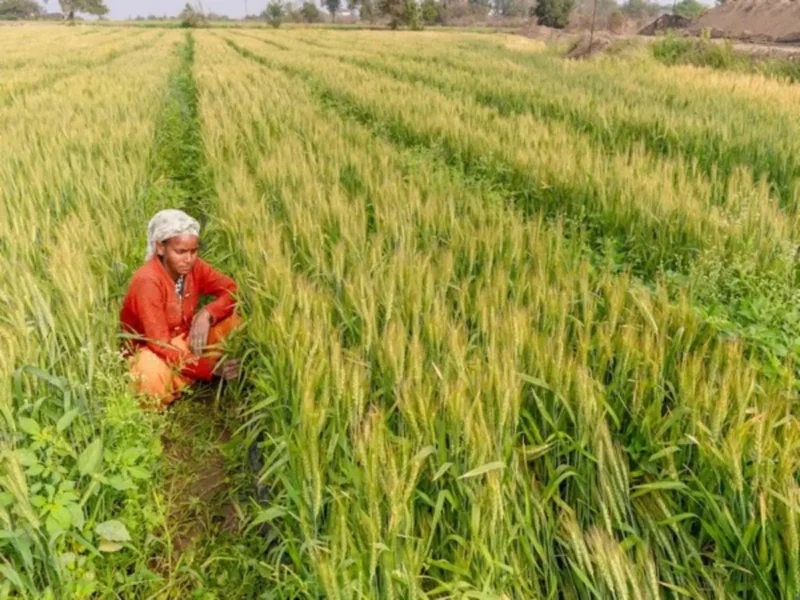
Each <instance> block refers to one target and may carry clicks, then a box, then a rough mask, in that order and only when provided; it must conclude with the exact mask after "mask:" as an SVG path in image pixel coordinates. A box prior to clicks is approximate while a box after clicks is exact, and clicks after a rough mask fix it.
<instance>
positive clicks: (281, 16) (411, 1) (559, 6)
mask: <svg viewBox="0 0 800 600" xmlns="http://www.w3.org/2000/svg"><path fill="white" fill-rule="evenodd" d="M321 1H322V5H323V6H324V8H325V10H326V12H327V13H328V15H329V16H330V19H331V21H332V22H333V23H335V22H336V18H337V15H339V14H340V13H341V11H342V10H343V9H344V8H345V7H346V8H347V9H348V10H350V11H355V10H357V11H358V17H359V20H360V21H362V22H366V23H376V22H377V21H378V20H382V21H387V24H388V25H389V27H391V28H393V29H396V28H398V27H409V28H411V29H419V28H421V27H422V26H424V25H448V24H452V23H453V22H460V21H464V20H466V19H470V18H478V19H481V18H486V17H488V16H489V15H494V16H497V17H507V18H534V19H536V21H537V23H538V24H539V25H544V26H547V27H556V28H563V27H566V26H567V24H568V23H569V22H570V20H571V19H574V18H575V17H576V13H577V18H578V19H581V18H586V16H587V15H591V14H592V12H593V10H594V0H538V1H537V0H349V2H348V3H347V4H345V0H321ZM187 7H188V5H187ZM704 10H705V7H704V6H703V5H702V4H701V3H700V2H699V1H698V0H680V2H677V0H676V2H675V4H673V5H672V6H661V5H659V4H656V3H655V2H650V1H648V0H627V2H625V3H624V4H622V5H620V4H617V2H616V1H615V0H597V17H598V19H599V20H600V22H601V23H605V24H606V25H607V26H608V28H609V29H612V30H614V29H622V27H623V26H624V24H625V22H626V21H627V20H628V19H631V20H642V19H651V18H652V19H654V18H656V17H657V16H659V15H660V14H664V13H673V14H677V15H680V16H683V17H686V18H689V19H693V18H696V17H698V16H699V15H700V14H701V13H702V12H703V11H704ZM261 18H262V19H265V20H266V21H267V22H268V23H270V24H271V25H272V26H274V27H279V26H280V25H281V23H283V22H293V23H318V22H322V21H324V20H325V16H324V14H323V12H322V11H321V10H320V9H319V8H318V7H317V5H316V4H314V3H313V2H308V1H306V2H305V3H304V4H303V5H302V6H301V7H300V8H297V7H295V6H294V5H293V4H291V3H283V2H281V1H280V0H272V1H271V2H270V3H269V4H268V5H267V8H266V9H265V10H264V12H263V13H262V14H261Z"/></svg>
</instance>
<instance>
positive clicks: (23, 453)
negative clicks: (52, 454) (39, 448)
mask: <svg viewBox="0 0 800 600" xmlns="http://www.w3.org/2000/svg"><path fill="white" fill-rule="evenodd" d="M17 460H18V461H19V464H21V465H22V466H23V467H32V466H33V465H35V464H37V463H38V462H39V458H38V457H37V456H36V453H35V452H34V451H33V450H28V449H27V448H20V449H19V450H17Z"/></svg>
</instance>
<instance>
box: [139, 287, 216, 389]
mask: <svg viewBox="0 0 800 600" xmlns="http://www.w3.org/2000/svg"><path fill="white" fill-rule="evenodd" d="M133 285H134V287H132V290H131V291H132V298H131V300H132V302H131V307H132V308H133V310H134V312H135V313H136V314H137V315H138V317H139V321H140V322H141V324H142V327H143V328H144V341H145V342H146V343H147V347H148V348H149V349H150V350H151V351H152V352H153V353H154V354H156V355H157V356H159V357H160V358H162V359H163V360H164V361H165V362H166V363H167V364H168V365H170V366H172V367H175V368H178V369H180V372H181V375H184V376H185V377H191V378H192V379H202V380H205V381H210V380H211V379H213V376H214V374H213V371H214V366H215V364H216V363H215V361H213V360H211V359H207V358H200V357H198V356H195V355H194V354H192V353H191V352H187V351H186V350H181V349H179V348H176V347H175V346H173V345H172V344H171V343H170V341H171V339H172V338H171V337H170V332H169V326H168V325H167V313H166V306H165V305H164V300H163V298H162V296H161V290H160V289H159V287H158V285H157V284H156V283H155V282H154V281H148V280H146V279H144V280H140V281H137V282H135V283H134V284H133Z"/></svg>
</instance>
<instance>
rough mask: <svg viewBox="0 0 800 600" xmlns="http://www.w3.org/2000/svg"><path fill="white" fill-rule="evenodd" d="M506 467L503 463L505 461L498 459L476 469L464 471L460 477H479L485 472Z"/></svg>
mask: <svg viewBox="0 0 800 600" xmlns="http://www.w3.org/2000/svg"><path fill="white" fill-rule="evenodd" d="M505 467H506V466H505V464H503V461H500V460H497V461H494V462H490V463H487V464H485V465H482V466H480V467H477V468H476V469H472V471H468V472H466V473H464V474H463V475H462V476H461V477H459V479H469V478H470V477H477V476H478V475H483V474H484V473H491V472H492V471H497V470H498V469H505Z"/></svg>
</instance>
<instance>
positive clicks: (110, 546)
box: [97, 540, 122, 552]
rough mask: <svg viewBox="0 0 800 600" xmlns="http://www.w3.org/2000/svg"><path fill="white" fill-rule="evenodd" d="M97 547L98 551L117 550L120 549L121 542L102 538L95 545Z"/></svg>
mask: <svg viewBox="0 0 800 600" xmlns="http://www.w3.org/2000/svg"><path fill="white" fill-rule="evenodd" d="M97 549H98V550H100V552H117V551H118V550H122V544H119V543H117V542H109V541H108V540H103V541H101V542H100V543H99V544H98V545H97Z"/></svg>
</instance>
